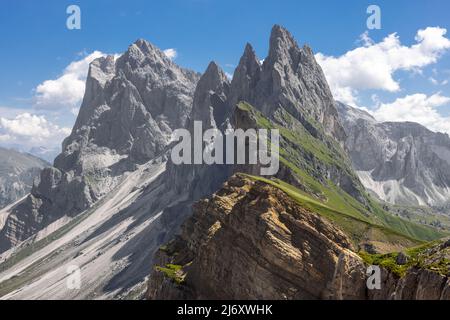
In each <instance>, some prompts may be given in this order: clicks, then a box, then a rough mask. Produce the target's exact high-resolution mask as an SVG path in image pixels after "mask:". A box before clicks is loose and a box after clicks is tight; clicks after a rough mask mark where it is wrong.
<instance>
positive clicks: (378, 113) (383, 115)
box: [372, 93, 450, 134]
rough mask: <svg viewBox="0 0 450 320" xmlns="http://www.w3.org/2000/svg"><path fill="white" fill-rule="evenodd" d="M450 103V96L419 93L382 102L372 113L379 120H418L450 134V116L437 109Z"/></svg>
mask: <svg viewBox="0 0 450 320" xmlns="http://www.w3.org/2000/svg"><path fill="white" fill-rule="evenodd" d="M449 103H450V97H446V96H443V95H441V94H440V93H436V94H433V95H431V96H427V95H426V94H422V93H417V94H412V95H407V96H405V97H402V98H398V99H396V100H395V101H394V102H392V103H381V104H380V105H379V106H378V108H377V109H376V110H375V111H373V112H372V113H373V115H374V116H375V118H376V119H377V120H379V121H401V122H403V121H411V122H417V123H420V124H422V125H424V126H425V127H427V128H428V129H430V130H433V131H438V132H446V133H449V134H450V117H444V116H442V115H440V114H439V112H438V110H437V108H439V107H442V106H445V105H448V104H449Z"/></svg>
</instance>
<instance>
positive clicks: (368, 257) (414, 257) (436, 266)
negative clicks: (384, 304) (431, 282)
mask: <svg viewBox="0 0 450 320" xmlns="http://www.w3.org/2000/svg"><path fill="white" fill-rule="evenodd" d="M438 245H439V244H438V242H435V241H434V242H429V243H427V244H424V245H421V246H417V247H414V248H410V249H407V250H405V251H404V252H403V254H404V255H405V256H406V257H407V262H406V263H404V264H399V263H398V262H397V257H398V255H399V254H400V253H398V252H397V253H389V254H370V253H367V252H359V255H360V257H361V258H362V259H363V260H364V262H365V263H367V264H370V265H378V266H380V267H384V268H386V269H388V270H389V271H391V272H392V273H393V274H395V275H397V276H398V277H403V276H405V275H406V272H407V271H408V269H410V268H414V267H415V268H421V269H427V270H431V271H433V272H437V273H439V274H441V275H443V276H449V275H450V259H448V256H445V254H444V255H442V256H438V254H439V253H442V252H441V251H437V252H433V248H436V247H437V246H438Z"/></svg>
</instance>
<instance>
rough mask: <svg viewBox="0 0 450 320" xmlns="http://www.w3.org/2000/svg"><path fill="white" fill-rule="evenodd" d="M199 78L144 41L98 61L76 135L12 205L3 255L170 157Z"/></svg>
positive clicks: (2, 234) (0, 234)
mask: <svg viewBox="0 0 450 320" xmlns="http://www.w3.org/2000/svg"><path fill="white" fill-rule="evenodd" d="M198 79H199V75H198V74H197V73H195V72H192V71H189V70H186V69H183V68H180V67H179V66H177V65H176V64H174V63H173V62H172V61H171V60H170V59H169V58H167V57H166V56H165V54H164V53H163V52H162V51H161V50H159V49H158V48H156V47H155V46H153V45H152V44H150V43H149V42H147V41H145V40H138V41H136V42H135V43H134V44H132V45H131V46H130V47H129V48H128V50H127V52H125V53H124V54H123V55H122V56H120V57H119V58H117V59H115V57H113V56H109V57H105V58H99V59H97V60H95V61H94V62H92V63H91V65H90V68H89V74H88V77H87V81H86V92H85V96H84V99H83V103H82V106H81V109H80V112H79V115H78V117H77V120H76V123H75V125H74V127H73V129H72V133H71V134H70V136H69V137H67V138H66V139H65V140H64V142H63V151H62V153H61V154H60V155H59V156H58V157H57V158H56V159H55V162H54V167H52V168H48V169H45V170H43V171H42V172H41V175H40V183H38V184H36V185H35V186H34V187H33V188H32V191H31V195H30V196H29V197H28V198H27V199H26V200H24V201H23V202H21V203H19V204H17V205H16V206H15V207H14V208H12V209H11V212H10V214H9V216H8V219H7V221H6V222H5V226H4V228H3V229H2V230H1V231H0V252H2V251H4V250H7V249H9V248H10V247H11V246H12V245H14V244H16V243H18V242H20V241H23V240H25V239H27V238H28V237H30V236H31V235H33V234H34V233H35V232H36V231H38V230H40V229H42V228H43V227H45V226H47V225H48V224H49V223H51V222H53V221H55V220H57V219H58V218H61V217H63V216H74V215H76V214H78V213H80V212H81V211H83V210H85V209H87V208H89V207H91V206H92V205H93V204H94V203H95V202H96V201H97V200H99V199H100V198H102V197H103V196H104V195H106V194H107V193H108V192H110V191H111V190H112V189H113V188H114V187H115V186H117V185H118V183H119V182H120V181H121V180H122V179H123V175H124V174H125V173H126V172H129V171H134V170H135V169H136V166H137V165H139V164H143V163H145V162H147V161H149V160H151V159H153V158H155V157H156V156H159V155H161V154H163V153H164V152H165V151H166V148H167V146H168V143H169V142H170V138H171V134H172V131H173V130H175V129H178V128H183V127H185V126H186V121H187V118H188V115H189V114H190V112H191V108H192V101H193V96H194V90H195V86H196V84H197V81H198Z"/></svg>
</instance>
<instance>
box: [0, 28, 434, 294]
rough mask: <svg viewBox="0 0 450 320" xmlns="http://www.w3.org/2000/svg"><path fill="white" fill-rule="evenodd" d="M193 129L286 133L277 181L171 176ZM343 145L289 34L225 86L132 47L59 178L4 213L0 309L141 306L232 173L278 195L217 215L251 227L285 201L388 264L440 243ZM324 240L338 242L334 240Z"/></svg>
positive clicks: (213, 170) (311, 68) (107, 82)
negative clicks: (393, 210)
mask: <svg viewBox="0 0 450 320" xmlns="http://www.w3.org/2000/svg"><path fill="white" fill-rule="evenodd" d="M194 121H202V122H203V124H204V129H206V128H217V129H218V130H220V131H222V132H224V131H226V130H228V129H243V130H246V129H259V128H265V129H277V130H279V133H280V149H279V160H280V170H279V171H278V173H277V174H276V175H274V176H273V177H270V179H263V178H262V177H258V172H259V164H257V165H247V164H243V165H229V166H216V165H212V166H208V165H206V164H205V165H202V164H201V165H193V166H192V165H180V166H178V165H175V164H174V163H173V162H172V161H171V159H170V151H171V147H172V146H173V144H174V141H172V139H171V138H172V133H173V131H174V130H175V129H178V128H186V129H188V130H192V124H193V122H194ZM345 141H346V133H345V130H344V127H343V126H342V124H341V122H340V120H339V116H338V112H337V110H336V106H335V102H334V99H333V96H332V94H331V91H330V88H329V86H328V83H327V81H326V78H325V76H324V74H323V72H322V69H321V68H320V66H319V65H318V64H317V62H316V60H315V58H314V54H313V52H312V50H311V49H310V48H309V47H308V46H306V45H305V46H302V47H300V46H299V45H298V44H297V42H296V41H295V39H294V38H293V37H292V35H291V34H290V33H289V32H288V31H287V30H286V29H285V28H283V27H281V26H278V25H275V26H274V27H273V28H272V32H271V36H270V41H269V53H268V56H267V58H266V59H265V60H264V62H263V63H261V62H260V60H259V59H258V58H257V56H256V54H255V52H254V50H253V49H252V47H251V45H247V46H246V47H245V49H244V53H243V55H242V57H241V59H240V62H239V65H238V67H237V68H236V70H235V73H234V75H233V79H232V80H231V81H230V80H229V79H228V78H227V77H226V75H225V73H224V72H223V70H221V68H220V67H219V66H218V65H217V64H216V63H215V62H211V63H210V64H209V65H208V68H207V70H206V71H205V73H203V74H202V75H200V74H197V73H195V72H193V71H190V70H186V69H183V68H181V67H179V66H177V65H176V64H175V63H174V62H172V61H171V60H170V59H168V58H167V57H166V56H165V55H164V53H163V52H162V51H161V50H160V49H158V48H156V47H155V46H154V45H152V44H150V43H149V42H147V41H145V40H138V41H136V42H135V43H134V44H132V45H131V46H130V47H129V48H128V50H127V51H126V52H125V53H124V54H123V55H121V56H120V58H118V59H115V58H114V57H106V58H100V59H97V60H95V61H94V62H92V63H91V65H90V69H89V74H88V78H87V81H86V92H85V96H84V99H83V104H82V106H81V109H80V113H79V115H78V118H77V121H76V123H75V125H74V128H73V129H72V132H71V134H70V136H69V137H68V138H67V139H65V141H64V143H63V150H62V152H61V154H60V155H59V156H58V157H57V158H56V159H55V161H54V166H53V167H51V168H47V169H44V170H43V171H42V173H41V176H40V183H39V184H36V185H35V186H34V187H33V189H32V190H31V193H30V195H29V196H28V197H26V198H25V199H23V200H22V201H18V202H16V203H15V204H14V205H12V206H10V207H8V208H7V209H5V210H1V211H0V216H2V217H4V218H5V219H4V222H5V223H4V226H3V228H2V229H1V230H0V297H2V298H4V299H20V298H28V299H111V298H130V297H136V296H141V295H142V294H143V293H144V292H145V291H146V289H147V277H148V276H149V275H150V273H151V272H152V270H153V269H154V268H155V266H154V265H153V264H154V255H155V253H156V252H158V251H159V249H160V248H164V245H165V244H167V243H169V242H170V241H171V240H172V239H175V238H176V237H177V233H178V232H179V230H180V226H181V225H183V224H184V223H186V221H188V222H187V225H188V226H189V225H192V224H189V221H191V220H190V219H191V218H192V213H193V210H195V205H194V204H195V203H196V202H197V201H198V200H200V199H201V198H205V197H207V198H210V197H211V195H212V194H213V193H216V192H219V193H220V192H221V191H220V189H221V186H222V185H223V184H224V183H227V181H228V182H229V183H233V179H232V177H233V176H234V175H235V174H236V173H238V172H242V173H244V174H245V176H247V177H251V178H249V179H252V180H256V181H258V185H260V184H261V185H262V186H267V185H270V186H272V187H273V188H272V187H271V188H270V189H271V190H272V189H276V190H278V191H276V192H270V193H269V194H267V196H266V195H265V194H263V193H261V192H260V191H261V190H262V189H264V187H263V188H262V189H260V188H254V189H253V190H248V188H247V186H246V184H238V185H237V188H238V189H239V188H240V187H242V188H244V189H243V190H242V192H240V193H239V192H236V193H234V192H232V197H235V195H236V196H237V198H234V199H233V201H227V198H226V197H225V198H223V199H224V202H223V203H222V204H221V205H224V206H225V208H228V207H230V206H233V208H234V207H235V206H236V208H235V209H236V210H234V212H236V213H237V215H236V216H237V217H238V218H239V217H241V215H242V216H244V217H245V214H246V213H247V212H249V213H250V215H249V216H250V217H251V216H252V214H254V213H255V212H258V213H261V214H271V212H272V211H265V210H266V209H267V210H269V209H270V208H269V207H268V206H267V199H270V197H271V196H272V195H273V194H283V195H284V196H285V197H287V198H289V199H290V200H286V201H284V203H286V204H287V205H288V206H290V205H291V204H292V205H294V204H293V203H294V202H295V205H296V206H297V205H298V206H299V209H298V210H294V211H296V212H305V211H308V212H311V213H312V214H311V215H307V216H306V220H310V219H316V218H315V217H317V216H320V221H322V220H323V221H326V223H323V224H320V225H325V226H328V225H333V226H339V228H341V229H342V232H344V233H346V234H347V236H346V239H347V237H348V239H349V240H348V241H347V240H345V241H346V242H352V243H351V244H352V248H354V250H355V251H357V250H358V251H359V250H365V251H370V252H372V253H385V252H390V251H392V250H394V249H395V250H396V249H403V248H406V247H410V246H413V245H417V244H420V243H422V241H431V240H435V239H438V238H440V237H442V236H443V233H442V232H440V231H439V230H436V229H433V228H430V227H426V226H423V225H417V224H414V223H411V222H409V221H407V220H404V219H400V218H398V217H395V216H392V215H390V214H389V213H388V212H386V211H384V210H383V209H382V207H381V206H380V205H379V204H378V203H377V201H375V200H374V199H373V198H372V197H370V195H369V194H368V193H367V192H366V190H365V189H364V187H363V185H362V184H361V182H360V181H359V179H358V177H357V175H356V173H355V172H354V170H353V169H352V166H351V161H350V158H349V157H348V155H347V154H346V153H345V150H344V148H343V146H344V143H345ZM207 143H208V142H204V144H207ZM246 192H248V197H246V198H247V199H251V201H250V202H249V210H248V211H246V212H244V211H240V210H239V209H240V208H239V205H240V201H234V200H239V199H238V198H239V197H240V196H241V195H243V194H245V193H246ZM203 202H204V203H206V204H207V203H208V200H205V201H203ZM206 207H207V205H206ZM276 208H277V212H276V214H274V215H272V216H273V217H274V218H275V221H277V219H278V218H277V216H279V217H282V219H285V218H287V219H288V220H289V221H291V222H292V223H293V224H296V223H297V222H296V221H294V220H295V219H294V220H292V219H290V218H289V217H290V214H289V213H292V212H294V211H293V210H291V208H286V210H283V209H282V208H281V207H280V206H276ZM208 214H209V211H208V210H207V211H206V216H208ZM219 216H220V217H222V215H219ZM190 217H191V218H190ZM212 218H213V219H214V216H212ZM2 219H3V218H2ZM224 220H227V215H225V216H224ZM270 220H271V219H269V221H270ZM301 220H302V219H301ZM252 221H253V223H250V224H248V225H245V224H244V225H242V227H244V228H245V227H248V229H247V230H245V232H246V233H247V234H248V236H254V237H255V238H258V239H259V238H260V237H259V234H260V232H261V231H262V232H263V233H264V234H265V235H267V236H268V237H269V238H270V239H272V240H275V239H277V237H271V235H270V233H265V231H267V230H268V229H265V228H264V227H262V226H263V225H261V224H259V223H256V224H255V223H254V222H256V221H257V220H252ZM283 221H284V220H283ZM201 222H202V221H200V223H201ZM222 222H223V223H226V222H228V221H222ZM222 222H221V221H213V224H212V226H213V227H212V228H211V226H210V227H208V228H206V229H205V230H209V232H211V235H212V233H214V232H216V231H218V232H219V233H220V231H221V226H222ZM283 223H284V222H283ZM310 225H311V226H313V227H314V226H315V225H316V224H315V223H311V224H310ZM308 226H309V224H308ZM308 226H306V227H305V228H304V227H300V229H301V230H302V232H307V233H308V234H310V236H311V237H312V239H311V243H319V247H321V248H323V246H322V245H320V243H323V241H326V242H327V245H326V247H327V248H334V247H335V244H334V243H332V242H333V241H332V242H331V243H330V242H329V241H327V240H326V239H323V238H321V239H322V240H319V239H317V237H321V236H320V233H317V232H315V233H310V232H309V231H308V230H309V227H308ZM255 228H256V229H255ZM258 228H259V229H258ZM288 229H290V230H294V231H295V230H297V231H298V230H300V229H299V228H298V227H295V228H288ZM327 229H329V230H332V231H331V232H330V234H331V236H330V237H331V239H335V237H334V236H335V232H333V230H337V229H336V228H335V227H330V228H328V227H327ZM283 230H286V229H283ZM339 230H340V229H339ZM188 234H189V235H190V236H191V237H192V239H190V243H192V244H193V245H194V246H195V244H196V243H197V244H200V243H202V242H201V241H200V242H199V241H197V240H198V239H196V236H199V237H202V238H203V237H204V236H206V237H208V234H205V233H204V232H199V233H188ZM291 236H292V238H293V242H296V239H300V238H298V237H297V236H298V234H296V232H293V233H291V232H288V233H286V237H285V236H282V237H281V239H280V240H281V241H284V242H288V240H289V239H288V238H287V237H291ZM231 239H232V241H233V240H234V239H236V240H238V239H239V237H238V236H237V237H231ZM275 243H276V241H274V242H271V245H273V244H275ZM234 244H236V245H234ZM238 244H240V243H239V242H236V243H233V242H231V243H228V245H231V246H233V248H234V249H235V253H236V254H237V260H232V261H230V263H232V262H233V263H234V262H235V261H239V259H240V256H239V255H240V254H242V252H243V251H242V249H244V248H245V246H238ZM296 245H298V243H297V244H296ZM301 246H302V252H304V253H305V254H311V255H315V256H316V255H321V254H322V252H316V251H313V250H312V249H311V247H310V246H309V244H308V243H307V242H306V243H305V244H304V245H303V243H302V244H301ZM345 247H346V248H347V247H350V246H348V245H347V244H346V245H345ZM268 252H270V250H269V249H268ZM354 254H356V253H354ZM179 255H180V256H183V255H190V252H189V251H183V252H179ZM330 257H331V259H329V260H327V261H326V264H327V266H326V269H323V270H317V272H316V273H317V274H320V272H325V273H327V272H328V271H329V270H332V269H333V268H335V267H337V266H336V264H337V263H338V261H337V260H336V259H335V258H336V255H334V254H333V255H330ZM272 258H273V261H270V262H271V263H275V264H276V263H277V259H276V257H275V256H272V257H271V259H272ZM213 261H214V262H215V263H220V260H217V259H216V260H213ZM70 265H76V266H78V267H79V268H80V269H81V273H82V275H83V285H82V289H81V290H68V289H67V286H66V277H67V274H68V273H67V266H70ZM159 267H161V268H165V267H164V266H159ZM210 267H212V268H215V267H216V265H211V266H210ZM284 267H286V265H284V266H282V268H281V269H280V272H281V273H283V270H284V269H283V268H284ZM305 268H309V269H310V271H311V272H314V270H312V269H313V268H310V267H309V266H305ZM319 268H320V267H319ZM252 270H253V269H252ZM252 270H250V271H252ZM248 271H249V269H245V268H244V269H241V272H242V274H239V275H238V276H241V277H246V276H247V274H246V272H248ZM170 272H171V270H169V274H170ZM255 288H257V287H255Z"/></svg>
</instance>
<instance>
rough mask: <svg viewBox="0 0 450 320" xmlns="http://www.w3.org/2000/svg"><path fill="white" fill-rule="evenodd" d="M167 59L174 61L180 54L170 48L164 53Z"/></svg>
mask: <svg viewBox="0 0 450 320" xmlns="http://www.w3.org/2000/svg"><path fill="white" fill-rule="evenodd" d="M163 52H164V54H165V55H166V57H167V58H169V59H170V60H174V59H176V58H177V56H178V52H177V50H176V49H173V48H170V49H166V50H164V51H163Z"/></svg>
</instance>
